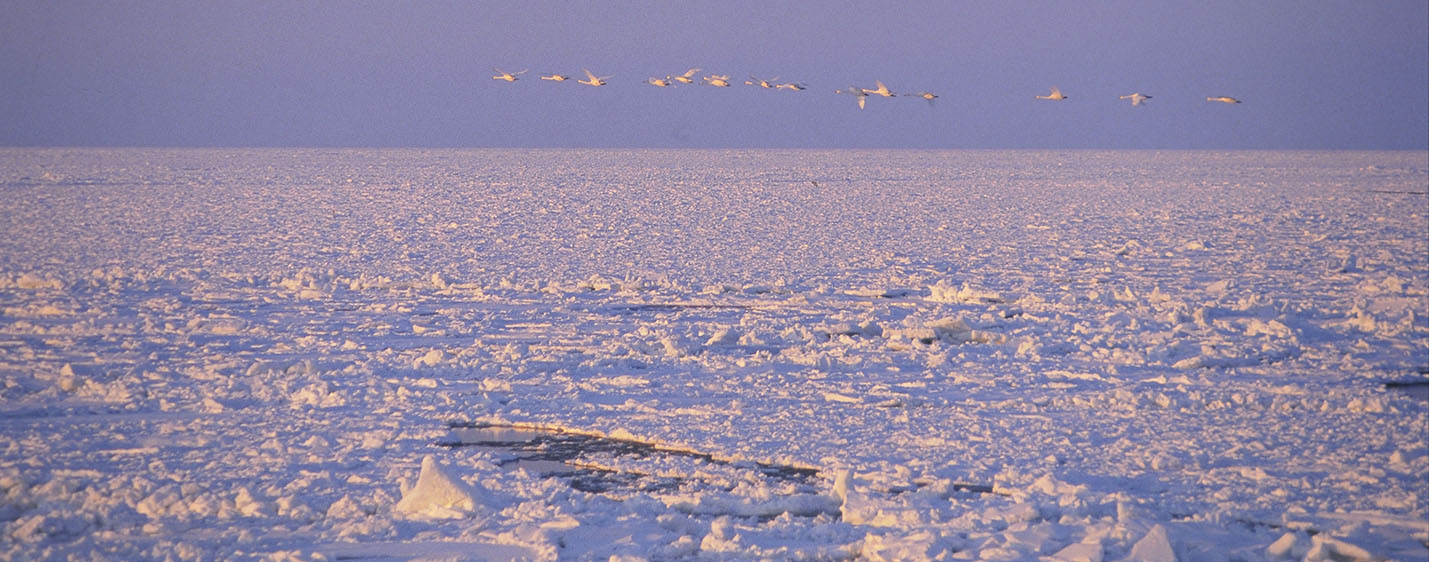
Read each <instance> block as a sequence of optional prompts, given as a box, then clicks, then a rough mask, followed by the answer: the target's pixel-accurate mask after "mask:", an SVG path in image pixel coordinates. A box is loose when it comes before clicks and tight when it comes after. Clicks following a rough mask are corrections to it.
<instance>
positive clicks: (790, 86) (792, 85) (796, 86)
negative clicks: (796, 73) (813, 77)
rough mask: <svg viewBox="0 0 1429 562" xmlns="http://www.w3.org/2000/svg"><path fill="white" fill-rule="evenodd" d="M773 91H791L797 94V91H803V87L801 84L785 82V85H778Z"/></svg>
mask: <svg viewBox="0 0 1429 562" xmlns="http://www.w3.org/2000/svg"><path fill="white" fill-rule="evenodd" d="M774 89H776V90H792V91H795V92H797V91H800V90H803V89H804V85H803V84H799V83H797V82H785V83H783V84H780V85H778V86H775V87H774Z"/></svg>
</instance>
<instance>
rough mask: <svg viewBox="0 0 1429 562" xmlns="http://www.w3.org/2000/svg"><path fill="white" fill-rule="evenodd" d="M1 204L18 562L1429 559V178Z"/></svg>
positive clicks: (760, 161) (585, 165) (1059, 164)
mask: <svg viewBox="0 0 1429 562" xmlns="http://www.w3.org/2000/svg"><path fill="white" fill-rule="evenodd" d="M0 190H3V193H4V197H3V199H0V558H5V559H12V560H20V559H59V560H64V559H77V560H89V559H107V560H118V559H127V560H132V559H168V558H173V559H274V560H320V559H329V560H330V559H383V560H387V559H410V558H422V559H443V560H445V559H457V560H520V559H531V560H543V559H556V558H559V559H575V560H587V559H591V560H594V559H599V560H605V559H621V560H638V559H652V560H667V559H697V560H750V559H864V560H883V559H889V560H917V559H988V560H1047V559H1056V560H1086V561H1098V560H1107V561H1112V560H1121V559H1134V560H1172V559H1176V560H1300V559H1306V560H1361V559H1395V560H1424V559H1425V557H1426V556H1429V547H1426V544H1429V503H1426V502H1429V495H1426V494H1429V407H1426V402H1425V401H1424V399H1423V398H1422V394H1421V396H1414V395H1413V394H1412V393H1411V392H1402V391H1401V390H1405V389H1411V390H1417V391H1422V390H1423V386H1422V383H1423V382H1425V381H1426V375H1425V371H1426V370H1429V195H1426V194H1425V192H1426V190H1429V154H1426V153H1424V152H1184V151H1171V152H1159V151H1110V152H1099V151H1069V152H1044V151H981V152H979V151H966V152H964V151H947V152H942V151H797V150H790V151H781V150H752V151H741V150H730V151H678V150H672V151H664V150H287V149H283V150H228V149H223V150H203V149H192V150H189V149H185V150H143V149H122V150H121V149H0ZM1387 382H1398V383H1411V384H1410V385H1408V386H1404V387H1397V388H1387V387H1386V384H1385V383H1387ZM1413 383H1420V384H1413ZM543 440H545V441H543ZM555 441H560V443H561V445H560V447H559V451H563V452H559V451H558V452H559V454H557V453H553V452H552V451H555V450H556V449H557V447H556V444H555ZM494 442H500V443H496V444H493V443H494ZM533 451H534V452H533ZM543 451H544V453H543ZM542 455H544V456H542Z"/></svg>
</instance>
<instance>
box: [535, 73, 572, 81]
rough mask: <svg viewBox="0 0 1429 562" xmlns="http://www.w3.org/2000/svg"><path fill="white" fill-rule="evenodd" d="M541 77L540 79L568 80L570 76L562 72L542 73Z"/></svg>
mask: <svg viewBox="0 0 1429 562" xmlns="http://www.w3.org/2000/svg"><path fill="white" fill-rule="evenodd" d="M541 79H542V80H551V81H554V82H565V81H566V80H570V79H571V77H570V76H566V75H564V74H551V75H542V76H541Z"/></svg>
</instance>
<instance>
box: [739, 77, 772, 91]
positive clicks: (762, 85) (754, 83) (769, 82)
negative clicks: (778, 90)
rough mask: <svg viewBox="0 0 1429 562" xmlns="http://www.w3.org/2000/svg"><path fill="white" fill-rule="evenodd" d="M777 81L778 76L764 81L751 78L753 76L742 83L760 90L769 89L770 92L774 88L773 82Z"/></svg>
mask: <svg viewBox="0 0 1429 562" xmlns="http://www.w3.org/2000/svg"><path fill="white" fill-rule="evenodd" d="M778 79H779V77H778V76H775V77H773V78H770V79H768V80H765V79H763V78H755V77H753V76H750V77H749V79H748V80H745V81H744V83H745V84H749V85H750V86H759V87H760V88H768V89H771V90H772V89H774V87H775V86H774V81H775V80H778Z"/></svg>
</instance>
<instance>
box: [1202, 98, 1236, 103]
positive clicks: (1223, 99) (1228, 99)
mask: <svg viewBox="0 0 1429 562" xmlns="http://www.w3.org/2000/svg"><path fill="white" fill-rule="evenodd" d="M1206 101H1218V102H1221V103H1240V100H1238V99H1235V98H1233V97H1230V96H1221V97H1218V98H1206Z"/></svg>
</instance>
